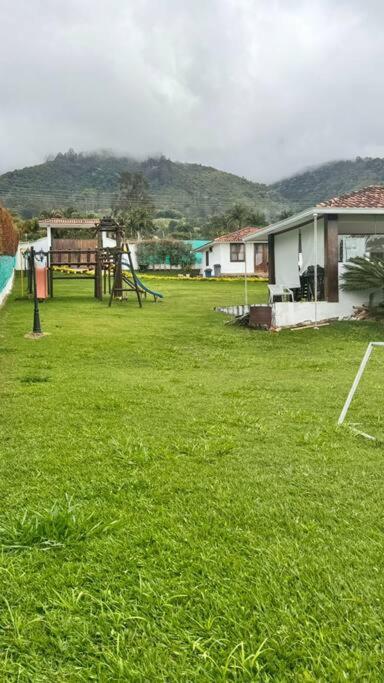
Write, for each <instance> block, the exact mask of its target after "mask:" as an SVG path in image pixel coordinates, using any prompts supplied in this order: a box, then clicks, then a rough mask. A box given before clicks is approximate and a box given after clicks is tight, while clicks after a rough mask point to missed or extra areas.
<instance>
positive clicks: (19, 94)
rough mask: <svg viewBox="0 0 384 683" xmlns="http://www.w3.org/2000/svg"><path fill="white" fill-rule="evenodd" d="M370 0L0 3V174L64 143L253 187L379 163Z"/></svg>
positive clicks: (375, 26)
mask: <svg viewBox="0 0 384 683" xmlns="http://www.w3.org/2000/svg"><path fill="white" fill-rule="evenodd" d="M383 20H384V3H383V2H382V0H365V2H362V1H361V0H12V1H11V0H0V26H1V41H0V60H1V62H0V63H1V68H0V92H1V106H0V171H5V170H11V169H13V168H17V167H21V166H26V165H31V164H35V163H38V162H40V161H43V160H44V158H45V156H46V155H48V154H51V153H56V152H58V151H65V150H67V149H68V148H69V147H73V148H75V149H76V150H77V151H80V150H95V149H101V148H104V149H113V150H114V151H116V152H121V153H129V154H130V155H134V156H140V157H144V156H147V155H154V154H158V153H163V154H165V155H166V156H169V157H171V158H172V159H176V160H180V161H196V162H200V163H203V164H209V165H213V166H217V167H218V168H221V169H224V170H228V171H232V172H234V173H237V174H239V175H244V176H247V177H249V178H252V179H254V180H260V181H270V180H275V179H278V178H281V177H283V176H286V175H288V174H291V173H293V172H295V171H298V170H300V169H302V168H303V167H306V166H308V165H313V164H316V163H321V162H323V161H327V160H330V159H335V158H351V157H354V156H356V155H360V156H382V155H384V124H383V121H384V116H383V115H384V91H383V87H382V86H383V75H382V74H383V68H382V67H383V62H384V41H383V37H382V26H383Z"/></svg>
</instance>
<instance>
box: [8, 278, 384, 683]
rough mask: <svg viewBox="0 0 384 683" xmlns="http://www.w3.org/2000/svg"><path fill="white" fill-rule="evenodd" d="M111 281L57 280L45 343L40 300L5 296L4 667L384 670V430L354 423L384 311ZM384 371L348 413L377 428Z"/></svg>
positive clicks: (226, 286)
mask: <svg viewBox="0 0 384 683" xmlns="http://www.w3.org/2000/svg"><path fill="white" fill-rule="evenodd" d="M151 284H153V282H152V281H151ZM91 289H92V287H91V284H90V283H80V282H75V283H74V282H72V281H71V282H61V283H60V284H57V285H56V290H55V291H56V293H57V294H58V295H59V296H58V297H57V298H56V299H54V300H53V301H50V302H48V303H46V304H43V305H42V306H41V317H42V324H43V328H44V330H45V331H47V332H50V336H47V337H46V338H44V339H42V340H40V341H37V342H35V341H29V340H26V339H25V338H24V333H25V332H28V331H30V329H31V324H32V303H31V302H29V301H26V300H21V299H18V298H17V292H16V295H14V297H13V298H11V299H10V300H9V301H8V302H7V304H6V306H5V307H4V308H3V309H2V310H1V311H0V368H1V383H0V430H1V441H0V445H1V449H0V495H1V501H2V506H1V512H0V544H1V547H2V554H1V558H0V576H1V582H2V586H1V595H0V652H1V654H0V680H15V681H16V680H17V681H39V682H40V681H47V682H49V683H51V682H52V681H71V682H72V681H92V680H95V681H167V682H168V681H174V682H177V683H178V682H181V681H185V682H190V681H199V682H200V681H271V682H272V681H273V682H275V681H295V682H296V681H299V682H308V681H332V682H334V681H336V682H337V681H340V682H341V681H346V680H347V681H368V680H369V681H382V680H383V678H384V666H383V656H384V652H383V650H384V646H383V636H382V634H383V617H384V603H383V599H384V595H383V593H384V590H383V569H384V567H383V564H384V562H383V557H384V554H383V551H384V542H383V483H384V458H383V447H382V441H381V440H378V441H376V442H368V441H365V440H364V439H362V438H360V437H356V436H354V435H353V434H352V433H351V432H350V431H349V430H348V429H347V428H345V429H337V428H336V427H335V423H336V420H337V417H338V414H339V412H340V409H341V407H342V405H343V402H344V400H345V397H346V393H347V391H348V390H349V387H350V384H351V381H352V379H353V376H354V374H355V371H356V369H357V366H358V363H359V362H360V359H361V356H362V353H363V351H364V350H365V347H366V344H367V342H368V341H370V340H371V339H375V340H382V339H384V334H383V332H384V330H383V328H382V327H381V326H378V325H376V324H370V323H338V324H334V325H332V326H330V327H324V328H321V329H319V330H318V331H315V330H311V329H309V330H305V331H299V332H291V331H289V330H287V331H284V332H281V333H279V334H273V333H268V332H255V331H251V330H248V329H244V328H237V327H233V326H228V325H227V326H225V325H224V321H225V319H226V318H225V316H223V315H221V314H217V313H214V312H213V310H212V309H213V306H214V305H224V304H227V303H228V304H229V303H238V302H241V301H242V296H243V289H242V285H241V283H214V282H211V283H209V282H185V281H184V282H165V281H159V282H158V283H157V282H156V289H160V291H163V292H164V294H165V297H166V298H165V299H164V301H163V302H161V303H157V304H153V303H152V302H151V301H149V300H148V301H147V302H146V303H145V305H144V307H143V309H142V310H139V309H138V307H137V305H136V303H135V302H134V298H133V297H132V298H131V301H130V303H128V304H122V303H116V304H114V305H113V306H112V308H111V309H108V307H107V303H106V301H104V302H103V303H101V302H96V301H95V300H93V299H92V298H91V297H90V296H89V294H90V293H91ZM249 289H250V295H251V299H252V301H264V300H265V293H266V287H265V285H260V284H255V283H252V284H250V285H249ZM383 367H384V354H383V355H381V350H380V349H379V350H378V351H377V352H375V355H374V358H373V361H372V365H371V366H370V368H369V370H368V372H367V375H366V377H365V378H364V381H363V385H362V387H361V391H360V392H359V395H358V396H357V399H356V402H355V403H354V404H353V407H352V410H351V416H350V419H351V420H353V421H355V422H359V423H360V424H361V427H362V428H364V429H365V431H368V432H370V433H376V434H377V435H378V436H379V437H382V434H383V420H382V415H383V400H382V396H383Z"/></svg>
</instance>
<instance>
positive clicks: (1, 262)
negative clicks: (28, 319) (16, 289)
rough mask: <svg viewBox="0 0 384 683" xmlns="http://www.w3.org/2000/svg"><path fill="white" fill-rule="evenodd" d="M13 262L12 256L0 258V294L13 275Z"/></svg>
mask: <svg viewBox="0 0 384 683" xmlns="http://www.w3.org/2000/svg"><path fill="white" fill-rule="evenodd" d="M15 262H16V258H15V257H14V256H0V294H1V292H2V291H3V289H4V287H5V285H6V284H7V282H8V280H9V278H10V277H11V275H12V273H13V269H14V267H15Z"/></svg>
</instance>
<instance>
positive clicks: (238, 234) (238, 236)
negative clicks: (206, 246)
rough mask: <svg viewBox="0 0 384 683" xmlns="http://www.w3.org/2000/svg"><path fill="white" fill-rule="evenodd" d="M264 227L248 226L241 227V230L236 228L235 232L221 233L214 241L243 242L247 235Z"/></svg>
mask: <svg viewBox="0 0 384 683" xmlns="http://www.w3.org/2000/svg"><path fill="white" fill-rule="evenodd" d="M262 229H263V228H258V227H252V226H247V227H246V228H240V230H235V231H234V232H228V233H227V234H226V235H220V237H216V239H215V240H214V243H216V242H242V241H243V239H244V237H247V236H248V235H252V234H253V233H255V232H257V231H258V230H262Z"/></svg>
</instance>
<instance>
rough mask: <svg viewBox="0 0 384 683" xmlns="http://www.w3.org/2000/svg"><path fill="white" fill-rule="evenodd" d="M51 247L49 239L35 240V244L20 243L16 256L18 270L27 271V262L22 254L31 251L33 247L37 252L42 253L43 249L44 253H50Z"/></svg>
mask: <svg viewBox="0 0 384 683" xmlns="http://www.w3.org/2000/svg"><path fill="white" fill-rule="evenodd" d="M50 246H51V245H50V242H49V238H48V237H41V238H40V239H39V240H35V241H34V242H33V241H31V242H19V246H18V248H17V254H16V265H15V268H16V270H24V269H25V261H24V258H23V256H22V253H23V252H24V251H27V249H30V248H31V247H33V248H34V249H35V250H36V251H40V249H42V250H43V251H48V249H49V247H50Z"/></svg>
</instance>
